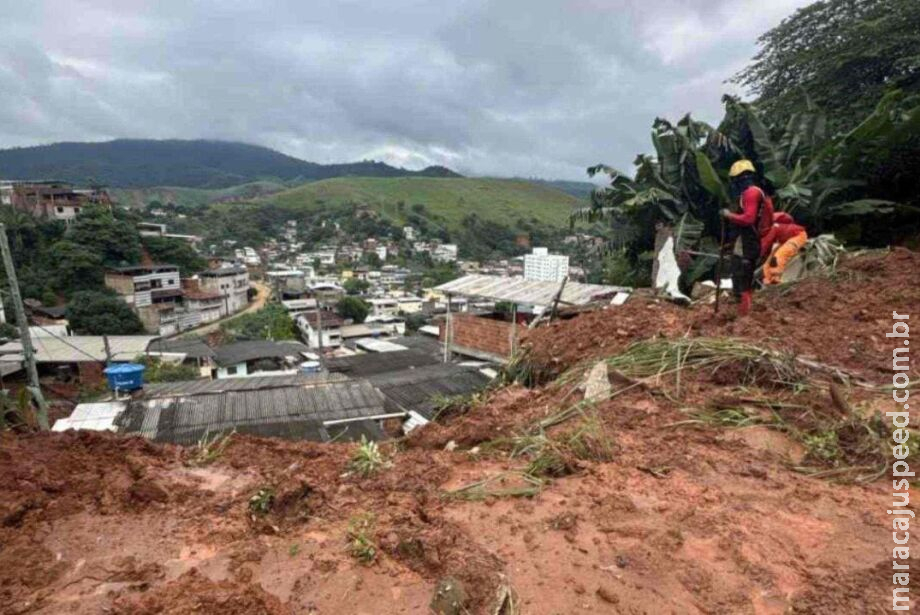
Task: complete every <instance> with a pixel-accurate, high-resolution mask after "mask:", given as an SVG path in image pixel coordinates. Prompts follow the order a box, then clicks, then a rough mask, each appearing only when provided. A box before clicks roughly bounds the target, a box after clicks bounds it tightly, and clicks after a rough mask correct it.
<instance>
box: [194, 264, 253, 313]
mask: <svg viewBox="0 0 920 615" xmlns="http://www.w3.org/2000/svg"><path fill="white" fill-rule="evenodd" d="M198 280H199V287H200V288H201V290H202V291H206V292H214V293H218V294H220V296H221V297H222V298H223V301H224V314H233V313H234V312H238V311H240V310H242V309H243V308H245V307H246V306H247V305H249V272H248V271H247V270H246V268H245V267H241V266H238V265H230V266H225V267H220V268H219V269H209V270H207V271H202V272H201V273H199V274H198Z"/></svg>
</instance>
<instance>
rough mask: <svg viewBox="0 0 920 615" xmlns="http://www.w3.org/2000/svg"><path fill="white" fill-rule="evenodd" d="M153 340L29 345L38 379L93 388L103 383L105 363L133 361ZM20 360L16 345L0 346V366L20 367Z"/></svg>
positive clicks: (84, 339) (57, 340)
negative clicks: (67, 382) (33, 355)
mask: <svg viewBox="0 0 920 615" xmlns="http://www.w3.org/2000/svg"><path fill="white" fill-rule="evenodd" d="M154 339H156V338H155V337H153V336H149V335H108V336H105V337H103V336H101V335H71V336H68V337H55V336H50V335H48V336H42V337H38V336H36V337H33V338H32V346H33V347H34V349H35V362H36V363H37V364H38V372H39V375H40V376H42V377H45V376H54V377H55V379H58V380H66V379H69V378H73V379H75V380H77V381H79V382H80V383H81V384H84V385H86V386H95V385H98V384H101V383H102V382H104V381H105V377H104V375H103V373H102V370H103V369H105V365H106V362H107V361H109V360H112V361H133V360H134V359H135V358H137V356H139V355H143V354H144V353H146V352H147V347H148V346H149V345H150V343H151V342H152V341H153V340H154ZM23 360H24V359H23V356H22V344H21V343H20V342H18V341H11V342H7V343H6V344H3V345H2V346H0V365H2V364H5V363H18V364H21V363H22V362H23Z"/></svg>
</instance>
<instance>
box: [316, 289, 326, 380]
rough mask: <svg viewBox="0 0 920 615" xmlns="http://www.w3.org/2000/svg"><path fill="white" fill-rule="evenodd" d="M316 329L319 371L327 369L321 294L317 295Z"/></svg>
mask: <svg viewBox="0 0 920 615" xmlns="http://www.w3.org/2000/svg"><path fill="white" fill-rule="evenodd" d="M316 331H317V339H318V340H319V344H318V346H317V348H318V349H319V371H320V372H321V373H322V372H325V371H326V359H325V358H324V357H323V305H322V302H321V301H320V296H319V294H317V295H316Z"/></svg>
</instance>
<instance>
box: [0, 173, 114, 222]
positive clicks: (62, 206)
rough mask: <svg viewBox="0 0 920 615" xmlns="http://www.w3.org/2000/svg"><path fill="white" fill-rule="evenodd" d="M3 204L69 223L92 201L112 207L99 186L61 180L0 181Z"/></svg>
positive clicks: (0, 194)
mask: <svg viewBox="0 0 920 615" xmlns="http://www.w3.org/2000/svg"><path fill="white" fill-rule="evenodd" d="M0 204H2V205H6V206H11V207H13V208H14V209H18V210H19V211H23V212H26V213H29V214H32V215H33V216H35V217H37V218H45V219H49V220H63V221H64V222H66V223H70V222H71V221H73V220H74V219H76V217H77V215H78V214H79V213H80V211H81V210H82V209H83V208H84V207H86V206H88V205H92V204H99V205H103V206H105V207H111V206H112V201H111V199H110V198H109V195H108V193H107V192H106V191H105V190H104V189H103V188H100V187H90V188H75V187H74V186H73V184H69V183H67V182H60V181H31V182H26V181H22V182H20V181H3V182H0Z"/></svg>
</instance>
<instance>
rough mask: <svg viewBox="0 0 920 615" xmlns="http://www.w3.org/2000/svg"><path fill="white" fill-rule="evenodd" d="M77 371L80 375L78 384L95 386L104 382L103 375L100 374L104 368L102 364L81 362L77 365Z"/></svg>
mask: <svg viewBox="0 0 920 615" xmlns="http://www.w3.org/2000/svg"><path fill="white" fill-rule="evenodd" d="M77 369H78V370H79V373H80V383H81V384H83V385H87V386H95V385H97V384H101V383H103V382H105V374H103V373H102V370H104V369H105V366H104V365H103V364H102V363H93V362H92V361H83V362H80V363H77Z"/></svg>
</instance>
